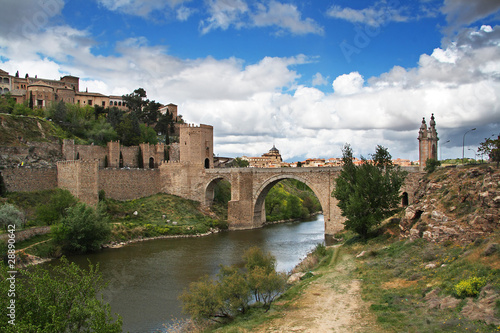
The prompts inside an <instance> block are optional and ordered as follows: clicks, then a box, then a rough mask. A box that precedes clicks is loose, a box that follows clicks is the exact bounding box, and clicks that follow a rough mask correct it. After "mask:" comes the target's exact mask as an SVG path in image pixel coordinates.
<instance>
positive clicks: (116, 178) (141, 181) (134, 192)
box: [99, 168, 161, 200]
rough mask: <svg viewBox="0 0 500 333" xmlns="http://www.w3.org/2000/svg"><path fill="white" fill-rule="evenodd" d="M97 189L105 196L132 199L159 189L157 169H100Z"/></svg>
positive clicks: (158, 172) (154, 192) (116, 198)
mask: <svg viewBox="0 0 500 333" xmlns="http://www.w3.org/2000/svg"><path fill="white" fill-rule="evenodd" d="M99 190H104V192H105V194H106V198H110V199H115V200H132V199H137V198H142V197H147V196H150V195H153V194H156V193H158V192H160V191H161V184H160V171H159V170H158V169H149V170H148V169H146V170H144V169H112V168H107V169H100V170H99Z"/></svg>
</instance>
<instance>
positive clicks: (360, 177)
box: [333, 144, 406, 238]
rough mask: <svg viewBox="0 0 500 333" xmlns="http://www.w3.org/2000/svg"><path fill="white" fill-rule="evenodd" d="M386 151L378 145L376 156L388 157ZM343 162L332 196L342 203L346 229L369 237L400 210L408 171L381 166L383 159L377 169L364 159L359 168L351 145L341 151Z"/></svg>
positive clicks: (385, 164) (386, 165)
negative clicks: (387, 218) (396, 209)
mask: <svg viewBox="0 0 500 333" xmlns="http://www.w3.org/2000/svg"><path fill="white" fill-rule="evenodd" d="M384 150H385V148H384V147H382V146H377V151H376V153H375V155H376V156H382V157H383V156H387V154H388V153H387V152H384ZM389 156H390V155H389ZM342 160H343V162H344V165H343V168H342V171H341V173H340V175H339V177H337V179H336V180H335V182H336V188H335V190H334V192H333V196H335V198H336V199H337V200H338V201H339V203H338V206H339V208H340V209H341V211H342V216H344V217H345V218H346V221H345V222H344V225H345V228H346V229H348V230H353V231H354V232H356V233H358V234H359V235H360V236H362V237H363V238H366V237H367V235H368V233H369V231H370V230H371V229H372V228H373V227H375V226H377V225H379V224H380V222H381V221H382V219H383V218H385V217H387V216H389V215H390V214H391V213H393V211H394V209H395V208H396V207H397V205H398V203H399V189H400V188H401V185H402V184H403V182H404V179H405V177H406V172H404V171H402V170H401V169H400V168H399V167H393V166H391V165H388V164H387V163H380V161H381V160H379V163H378V164H377V165H378V166H376V165H375V164H372V163H370V162H369V161H367V160H365V159H362V160H363V163H362V164H361V165H360V166H356V165H354V163H353V154H352V149H351V147H350V146H349V145H348V144H346V145H345V146H344V147H343V149H342ZM384 166H385V170H384V168H383V167H384Z"/></svg>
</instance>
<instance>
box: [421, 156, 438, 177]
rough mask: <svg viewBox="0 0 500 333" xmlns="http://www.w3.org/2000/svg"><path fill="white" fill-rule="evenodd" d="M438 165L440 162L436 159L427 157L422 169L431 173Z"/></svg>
mask: <svg viewBox="0 0 500 333" xmlns="http://www.w3.org/2000/svg"><path fill="white" fill-rule="evenodd" d="M440 165H441V162H440V161H438V160H436V159H435V158H428V159H427V161H425V168H424V171H427V173H433V172H434V171H436V169H437V167H438V166H440Z"/></svg>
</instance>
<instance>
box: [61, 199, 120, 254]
mask: <svg viewBox="0 0 500 333" xmlns="http://www.w3.org/2000/svg"><path fill="white" fill-rule="evenodd" d="M110 234H111V227H110V224H109V217H108V216H107V215H106V213H105V208H104V206H103V205H102V204H99V206H98V208H97V210H96V209H94V208H92V207H89V206H87V205H85V204H83V203H78V204H77V205H76V206H73V207H71V208H69V209H68V212H67V216H65V217H63V218H62V219H61V222H60V223H59V224H57V225H55V226H53V227H52V235H53V240H54V242H55V243H56V244H57V245H59V246H61V248H62V250H63V251H64V252H66V253H86V252H91V251H97V250H99V249H100V248H101V245H102V244H103V243H104V242H105V241H106V240H107V239H108V238H109V236H110Z"/></svg>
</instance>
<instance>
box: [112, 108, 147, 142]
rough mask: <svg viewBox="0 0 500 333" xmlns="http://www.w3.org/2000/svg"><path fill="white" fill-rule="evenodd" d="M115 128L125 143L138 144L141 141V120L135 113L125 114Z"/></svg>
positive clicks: (121, 140)
mask: <svg viewBox="0 0 500 333" xmlns="http://www.w3.org/2000/svg"><path fill="white" fill-rule="evenodd" d="M115 129H116V132H117V133H118V138H119V139H120V142H121V143H122V144H123V145H125V146H137V145H138V144H139V143H141V127H140V124H139V120H138V119H137V117H135V116H134V115H133V114H125V115H124V116H123V120H122V121H121V122H120V123H119V124H118V125H117V126H116V128H115Z"/></svg>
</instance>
